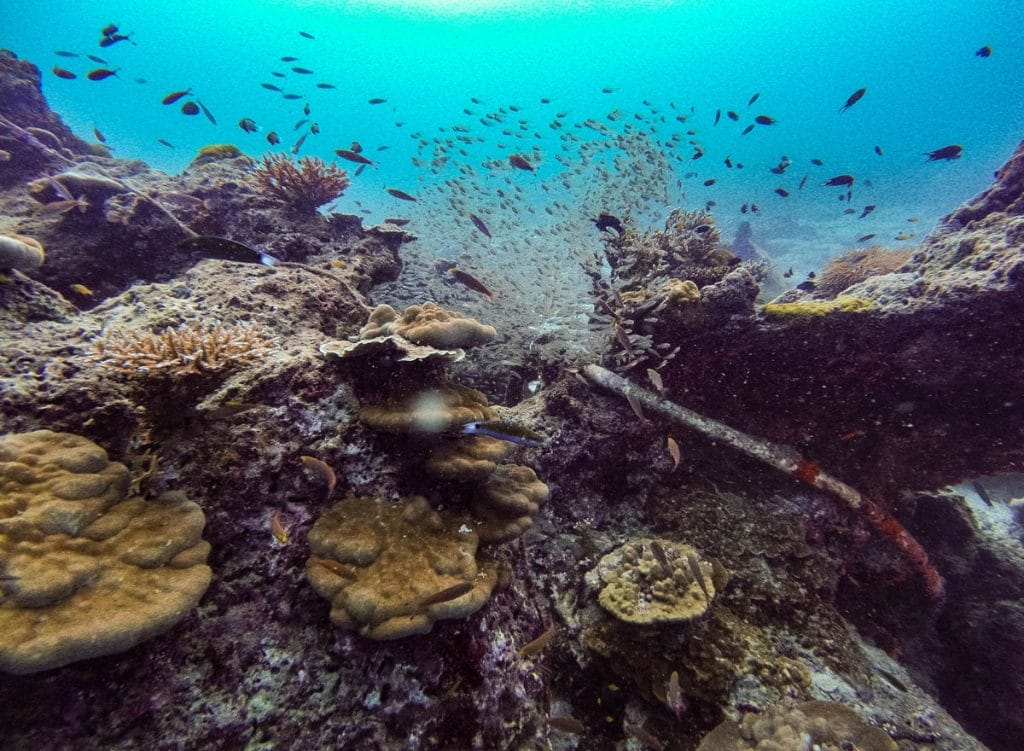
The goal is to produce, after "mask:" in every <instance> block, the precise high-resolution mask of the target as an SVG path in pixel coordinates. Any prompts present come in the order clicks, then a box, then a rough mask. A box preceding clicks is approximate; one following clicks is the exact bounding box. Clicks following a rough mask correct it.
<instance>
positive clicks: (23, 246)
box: [0, 235, 44, 269]
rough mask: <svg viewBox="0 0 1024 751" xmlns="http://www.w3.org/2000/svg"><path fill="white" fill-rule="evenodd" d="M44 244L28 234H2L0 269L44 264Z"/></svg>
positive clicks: (0, 238) (0, 240)
mask: <svg viewBox="0 0 1024 751" xmlns="http://www.w3.org/2000/svg"><path fill="white" fill-rule="evenodd" d="M43 258H44V253H43V246H42V244H41V243H40V242H39V241H38V240H36V239H34V238H31V237H28V236H27V235H0V269H34V268H37V267H39V266H42V265H43Z"/></svg>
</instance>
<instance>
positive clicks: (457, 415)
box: [359, 383, 494, 433]
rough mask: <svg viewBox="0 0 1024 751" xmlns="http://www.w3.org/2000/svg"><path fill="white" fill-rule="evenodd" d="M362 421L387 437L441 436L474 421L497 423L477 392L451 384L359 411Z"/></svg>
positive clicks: (485, 399) (483, 397)
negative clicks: (388, 435) (427, 434)
mask: <svg viewBox="0 0 1024 751" xmlns="http://www.w3.org/2000/svg"><path fill="white" fill-rule="evenodd" d="M359 419H360V420H361V421H362V422H364V423H365V424H367V425H369V426H370V427H371V428H374V429H375V430H383V431H385V432H387V433H440V432H442V431H445V430H448V429H449V428H453V427H455V426H458V425H463V424H465V423H467V422H472V421H474V420H491V419H494V412H493V410H491V408H490V407H488V406H487V397H486V396H484V395H483V394H481V393H480V392H479V391H477V390H476V389H471V388H468V387H466V386H460V385H459V384H457V383H449V384H446V385H444V386H439V387H437V388H433V389H424V390H422V391H419V392H416V393H415V394H412V395H410V396H406V397H402V398H398V399H391V400H388V401H384V402H381V403H379V404H368V405H366V406H364V407H362V408H361V409H360V410H359Z"/></svg>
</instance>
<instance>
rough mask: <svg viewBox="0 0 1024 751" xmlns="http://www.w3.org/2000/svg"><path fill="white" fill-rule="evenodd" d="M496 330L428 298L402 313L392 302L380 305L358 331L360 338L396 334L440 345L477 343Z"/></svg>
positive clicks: (490, 338) (447, 347)
mask: <svg viewBox="0 0 1024 751" xmlns="http://www.w3.org/2000/svg"><path fill="white" fill-rule="evenodd" d="M496 334H497V332H496V331H495V330H494V327H493V326H487V325H486V324H482V323H480V322H479V321H477V320H476V319H475V318H470V317H469V316H464V315H461V314H459V313H455V312H453V311H450V310H445V309H444V308H442V307H441V306H440V305H437V304H435V303H432V302H425V303H423V304H422V305H410V306H409V307H408V308H406V309H405V312H404V313H402V315H401V316H399V315H398V312H397V311H396V310H395V309H394V308H392V307H391V306H390V305H378V306H377V307H376V308H375V309H374V310H373V312H372V313H371V314H370V320H369V321H367V323H366V325H365V326H363V328H362V329H361V330H360V331H359V338H360V339H372V338H374V337H379V336H388V335H396V336H400V337H402V338H404V339H407V340H409V341H410V342H413V343H414V344H422V345H427V346H430V347H436V348H438V349H457V348H462V347H465V348H469V347H476V346H478V345H480V344H486V343H487V342H489V341H491V340H492V339H493V338H494V337H495V335H496Z"/></svg>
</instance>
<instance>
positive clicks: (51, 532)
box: [0, 430, 211, 675]
mask: <svg viewBox="0 0 1024 751" xmlns="http://www.w3.org/2000/svg"><path fill="white" fill-rule="evenodd" d="M128 486H129V475H128V469H127V468H126V467H125V466H124V465H123V464H119V463H115V462H109V461H108V460H107V455H106V452H104V451H103V449H101V448H100V447H99V446H97V445H96V444H94V443H92V442H91V441H89V440H86V439H85V438H81V437H79V436H76V435H72V434H69V433H53V432H50V431H47V430H40V431H35V432H32V433H23V434H20V435H18V434H14V435H7V436H3V437H2V438H0V572H2V573H3V576H4V579H5V580H6V581H5V584H6V587H5V590H6V591H5V595H6V596H5V598H4V599H3V607H0V634H2V635H0V670H4V671H6V672H9V673H15V674H19V675H21V674H25V673H35V672H39V671H42V670H50V669H52V668H55V667H60V666H62V665H67V664H68V663H71V662H76V661H78V660H85V659H88V658H91V657H97V656H99V655H109V654H115V653H118V652H123V651H125V650H126V649H129V648H131V647H133V646H135V645H136V644H138V643H139V642H142V641H145V640H146V639H150V638H152V637H153V636H155V635H157V634H160V633H163V632H164V631H166V630H168V629H169V628H171V627H172V626H173V625H174V624H176V623H178V621H180V620H181V619H182V618H184V617H185V616H186V615H188V613H189V612H190V611H191V610H192V609H193V608H194V607H195V606H196V603H197V602H198V601H199V598H200V597H202V596H203V593H204V592H205V591H206V588H207V587H208V586H209V584H210V576H211V571H210V568H209V567H208V566H206V565H205V564H206V558H207V555H208V553H209V550H210V546H209V545H208V544H207V543H205V542H204V541H203V540H202V539H201V537H200V535H201V534H202V531H203V525H204V523H205V518H204V516H203V512H202V510H201V509H200V508H199V506H197V505H196V504H195V503H193V502H191V501H189V500H188V499H186V498H184V497H183V496H181V495H180V494H177V495H168V496H166V497H163V498H160V499H158V500H156V501H144V500H142V499H141V498H129V497H128Z"/></svg>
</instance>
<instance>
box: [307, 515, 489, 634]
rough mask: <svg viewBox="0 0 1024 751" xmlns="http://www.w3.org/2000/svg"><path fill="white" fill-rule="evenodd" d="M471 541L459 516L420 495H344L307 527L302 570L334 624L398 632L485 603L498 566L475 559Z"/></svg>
mask: <svg viewBox="0 0 1024 751" xmlns="http://www.w3.org/2000/svg"><path fill="white" fill-rule="evenodd" d="M477 544H478V538H477V535H476V533H475V532H473V531H471V530H470V529H469V527H467V526H466V525H465V522H464V520H463V519H460V518H458V517H455V516H451V515H450V514H446V513H439V512H437V511H434V510H432V509H431V508H430V504H429V503H427V501H426V500H425V499H423V498H421V497H418V496H414V497H412V498H407V499H403V500H401V501H398V502H390V501H386V500H378V499H375V498H347V499H345V500H344V501H341V502H339V503H336V504H334V505H333V506H332V507H331V508H330V509H328V510H327V512H326V513H325V514H324V515H323V516H322V517H321V518H320V519H319V520H317V522H316V524H314V525H313V528H312V529H311V530H310V533H309V547H310V551H311V552H312V556H311V557H310V559H309V562H308V563H307V565H306V575H307V576H308V577H309V581H310V584H312V586H313V588H314V589H315V590H316V591H317V592H318V593H319V594H320V595H322V596H323V597H325V598H327V599H328V600H330V601H331V622H332V623H334V624H335V625H337V626H340V627H342V628H346V629H352V630H354V631H358V632H359V633H360V634H362V635H363V636H368V637H369V638H371V639H400V638H402V637H405V636H411V635H413V634H425V633H427V632H428V631H430V630H431V628H432V627H433V625H434V622H435V621H438V620H442V619H446V618H465V617H467V616H469V615H471V614H472V613H475V612H476V611H477V610H479V609H480V608H481V607H482V606H483V604H484V603H485V602H487V599H488V598H489V597H490V595H491V590H492V589H493V588H494V584H495V582H496V581H497V570H496V569H495V568H494V567H493V566H490V565H484V566H479V565H478V564H477V560H476V557H475V555H476V549H477Z"/></svg>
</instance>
